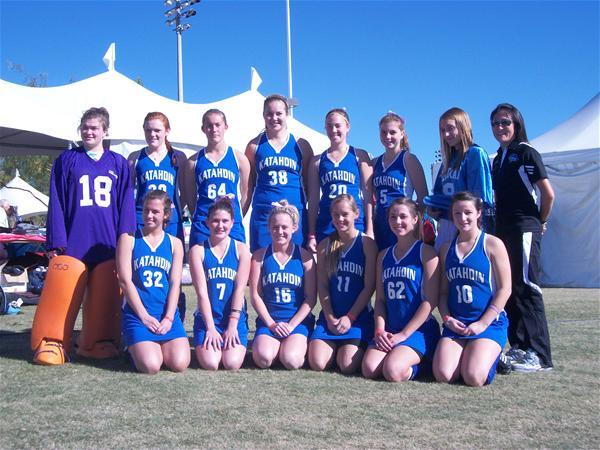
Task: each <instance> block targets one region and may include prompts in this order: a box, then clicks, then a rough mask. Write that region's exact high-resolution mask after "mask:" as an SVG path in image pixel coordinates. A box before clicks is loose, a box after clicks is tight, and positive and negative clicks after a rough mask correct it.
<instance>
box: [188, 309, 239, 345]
mask: <svg viewBox="0 0 600 450" xmlns="http://www.w3.org/2000/svg"><path fill="white" fill-rule="evenodd" d="M215 328H216V329H217V331H218V332H219V334H220V335H223V333H224V332H225V330H226V329H227V324H222V323H221V324H215ZM237 332H238V336H239V338H240V342H241V344H242V345H243V346H244V347H248V315H246V314H244V316H243V317H240V319H239V320H238V326H237ZM205 336H206V325H205V324H204V320H203V319H202V316H201V315H200V314H198V313H196V314H194V347H198V346H199V345H203V344H204V338H205Z"/></svg>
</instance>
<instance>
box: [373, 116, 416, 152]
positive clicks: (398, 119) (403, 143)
mask: <svg viewBox="0 0 600 450" xmlns="http://www.w3.org/2000/svg"><path fill="white" fill-rule="evenodd" d="M389 122H398V124H399V128H400V129H401V130H402V131H403V132H404V136H403V137H402V140H401V141H400V148H401V149H403V150H406V151H410V147H409V145H408V134H406V128H405V126H404V124H405V122H406V121H405V120H404V118H402V117H400V116H399V115H398V114H396V113H395V112H392V111H389V112H388V113H387V114H386V115H385V116H383V117H382V118H381V119H379V128H380V129H381V126H382V125H384V124H386V123H389Z"/></svg>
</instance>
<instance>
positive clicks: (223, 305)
mask: <svg viewBox="0 0 600 450" xmlns="http://www.w3.org/2000/svg"><path fill="white" fill-rule="evenodd" d="M235 242H236V241H235V240H233V239H231V238H230V239H229V244H228V245H227V250H226V251H225V254H224V255H223V257H222V259H219V258H217V256H216V255H215V254H214V253H213V250H212V248H211V246H210V241H209V240H207V241H204V261H203V266H204V276H205V277H206V286H207V288H208V298H209V299H210V307H211V309H212V315H213V320H214V323H215V325H216V326H218V327H220V328H226V327H227V324H228V322H229V313H230V312H231V300H232V298H231V296H232V295H233V291H234V287H235V279H236V276H237V270H238V265H239V257H238V253H237V247H236V244H235ZM245 306H246V305H245V304H244V305H243V306H242V313H241V314H240V319H239V322H245V316H246V307H245Z"/></svg>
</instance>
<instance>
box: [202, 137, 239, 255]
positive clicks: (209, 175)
mask: <svg viewBox="0 0 600 450" xmlns="http://www.w3.org/2000/svg"><path fill="white" fill-rule="evenodd" d="M194 176H195V178H196V189H197V192H198V196H197V202H196V211H195V212H194V219H193V221H192V222H193V224H194V228H197V229H198V233H199V235H200V236H199V237H197V238H196V237H194V239H192V238H190V239H191V242H190V246H192V245H194V244H197V243H199V242H202V241H205V240H206V239H207V238H208V236H209V235H210V232H209V230H208V227H207V226H206V222H205V220H206V218H207V217H208V209H209V208H210V206H211V205H212V204H213V203H214V202H215V200H216V199H217V198H219V197H225V196H227V197H229V198H231V202H232V205H233V216H234V217H233V220H234V222H233V228H232V229H231V237H232V238H234V239H235V240H238V241H240V242H246V233H245V231H244V226H243V223H242V210H241V207H240V196H241V194H240V169H239V166H238V162H237V159H236V157H235V153H234V151H233V149H232V148H231V147H228V148H227V151H226V152H225V154H224V155H223V156H222V157H221V159H220V160H218V161H216V162H213V161H212V160H210V159H209V158H208V157H207V156H206V148H203V149H202V150H200V152H199V153H198V158H197V159H196V167H195V170H194ZM192 241H193V242H192Z"/></svg>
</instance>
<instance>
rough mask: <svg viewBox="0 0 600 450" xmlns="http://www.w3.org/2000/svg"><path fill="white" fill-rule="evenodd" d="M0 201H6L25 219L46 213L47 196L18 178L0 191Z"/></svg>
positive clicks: (17, 176)
mask: <svg viewBox="0 0 600 450" xmlns="http://www.w3.org/2000/svg"><path fill="white" fill-rule="evenodd" d="M0 199H6V200H8V201H9V203H10V204H11V206H16V207H17V212H18V213H19V215H20V216H21V217H22V218H24V219H26V218H28V217H31V216H37V215H38V214H46V212H47V211H48V196H47V195H44V194H42V193H41V192H40V191H38V190H37V189H36V188H34V187H33V186H31V185H30V184H29V183H27V182H26V181H25V180H23V179H22V178H21V177H20V176H19V171H18V170H17V172H16V174H15V177H14V178H13V179H12V180H10V181H9V182H8V183H6V185H5V186H4V187H3V188H2V189H0Z"/></svg>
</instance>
